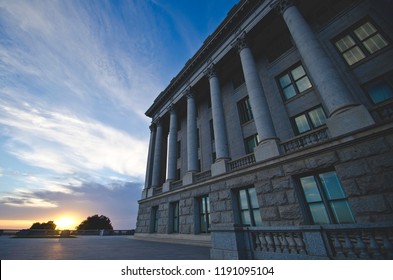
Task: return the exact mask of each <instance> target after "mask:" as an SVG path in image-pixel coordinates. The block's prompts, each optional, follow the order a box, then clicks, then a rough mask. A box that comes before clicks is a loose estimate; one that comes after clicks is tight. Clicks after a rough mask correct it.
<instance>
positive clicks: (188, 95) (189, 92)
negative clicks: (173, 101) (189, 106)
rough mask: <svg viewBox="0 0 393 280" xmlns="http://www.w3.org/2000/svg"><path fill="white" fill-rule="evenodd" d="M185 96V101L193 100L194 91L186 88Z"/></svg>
mask: <svg viewBox="0 0 393 280" xmlns="http://www.w3.org/2000/svg"><path fill="white" fill-rule="evenodd" d="M185 95H186V97H187V99H190V98H194V97H195V92H194V90H193V89H192V87H188V88H187V89H186V90H185Z"/></svg>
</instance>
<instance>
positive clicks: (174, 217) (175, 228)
mask: <svg viewBox="0 0 393 280" xmlns="http://www.w3.org/2000/svg"><path fill="white" fill-rule="evenodd" d="M169 210H170V221H169V222H170V231H171V233H178V232H179V201H176V202H172V203H171V204H170V208H169Z"/></svg>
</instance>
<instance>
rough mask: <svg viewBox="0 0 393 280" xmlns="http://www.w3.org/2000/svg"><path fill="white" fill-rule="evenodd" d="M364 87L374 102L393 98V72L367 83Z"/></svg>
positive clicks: (377, 102)
mask: <svg viewBox="0 0 393 280" xmlns="http://www.w3.org/2000/svg"><path fill="white" fill-rule="evenodd" d="M364 88H365V90H366V92H367V94H368V96H369V97H370V99H371V100H372V102H373V103H374V104H379V103H382V102H384V101H386V100H389V99H393V72H390V73H388V74H385V75H384V76H382V77H380V78H378V79H376V80H374V81H372V82H370V83H367V84H366V85H365V86H364Z"/></svg>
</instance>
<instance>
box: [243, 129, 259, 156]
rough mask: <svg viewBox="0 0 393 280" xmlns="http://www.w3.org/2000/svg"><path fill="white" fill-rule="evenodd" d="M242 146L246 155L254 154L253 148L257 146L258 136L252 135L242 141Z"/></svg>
mask: <svg viewBox="0 0 393 280" xmlns="http://www.w3.org/2000/svg"><path fill="white" fill-rule="evenodd" d="M244 145H245V148H246V154H251V153H253V152H254V148H255V147H256V146H258V134H254V135H252V136H250V137H247V138H246V139H244Z"/></svg>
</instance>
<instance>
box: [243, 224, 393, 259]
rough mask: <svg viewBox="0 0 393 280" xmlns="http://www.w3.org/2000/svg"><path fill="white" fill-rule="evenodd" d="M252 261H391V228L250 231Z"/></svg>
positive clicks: (375, 226) (352, 227) (369, 226)
mask: <svg viewBox="0 0 393 280" xmlns="http://www.w3.org/2000/svg"><path fill="white" fill-rule="evenodd" d="M249 232H250V238H251V243H252V249H253V251H254V257H255V258H257V259H258V258H267V257H269V258H279V259H280V258H289V259H303V258H305V259H307V258H330V259H393V225H392V224H388V225H326V226H308V227H307V226H303V227H293V229H291V228H288V227H287V228H275V227H263V228H249Z"/></svg>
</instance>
